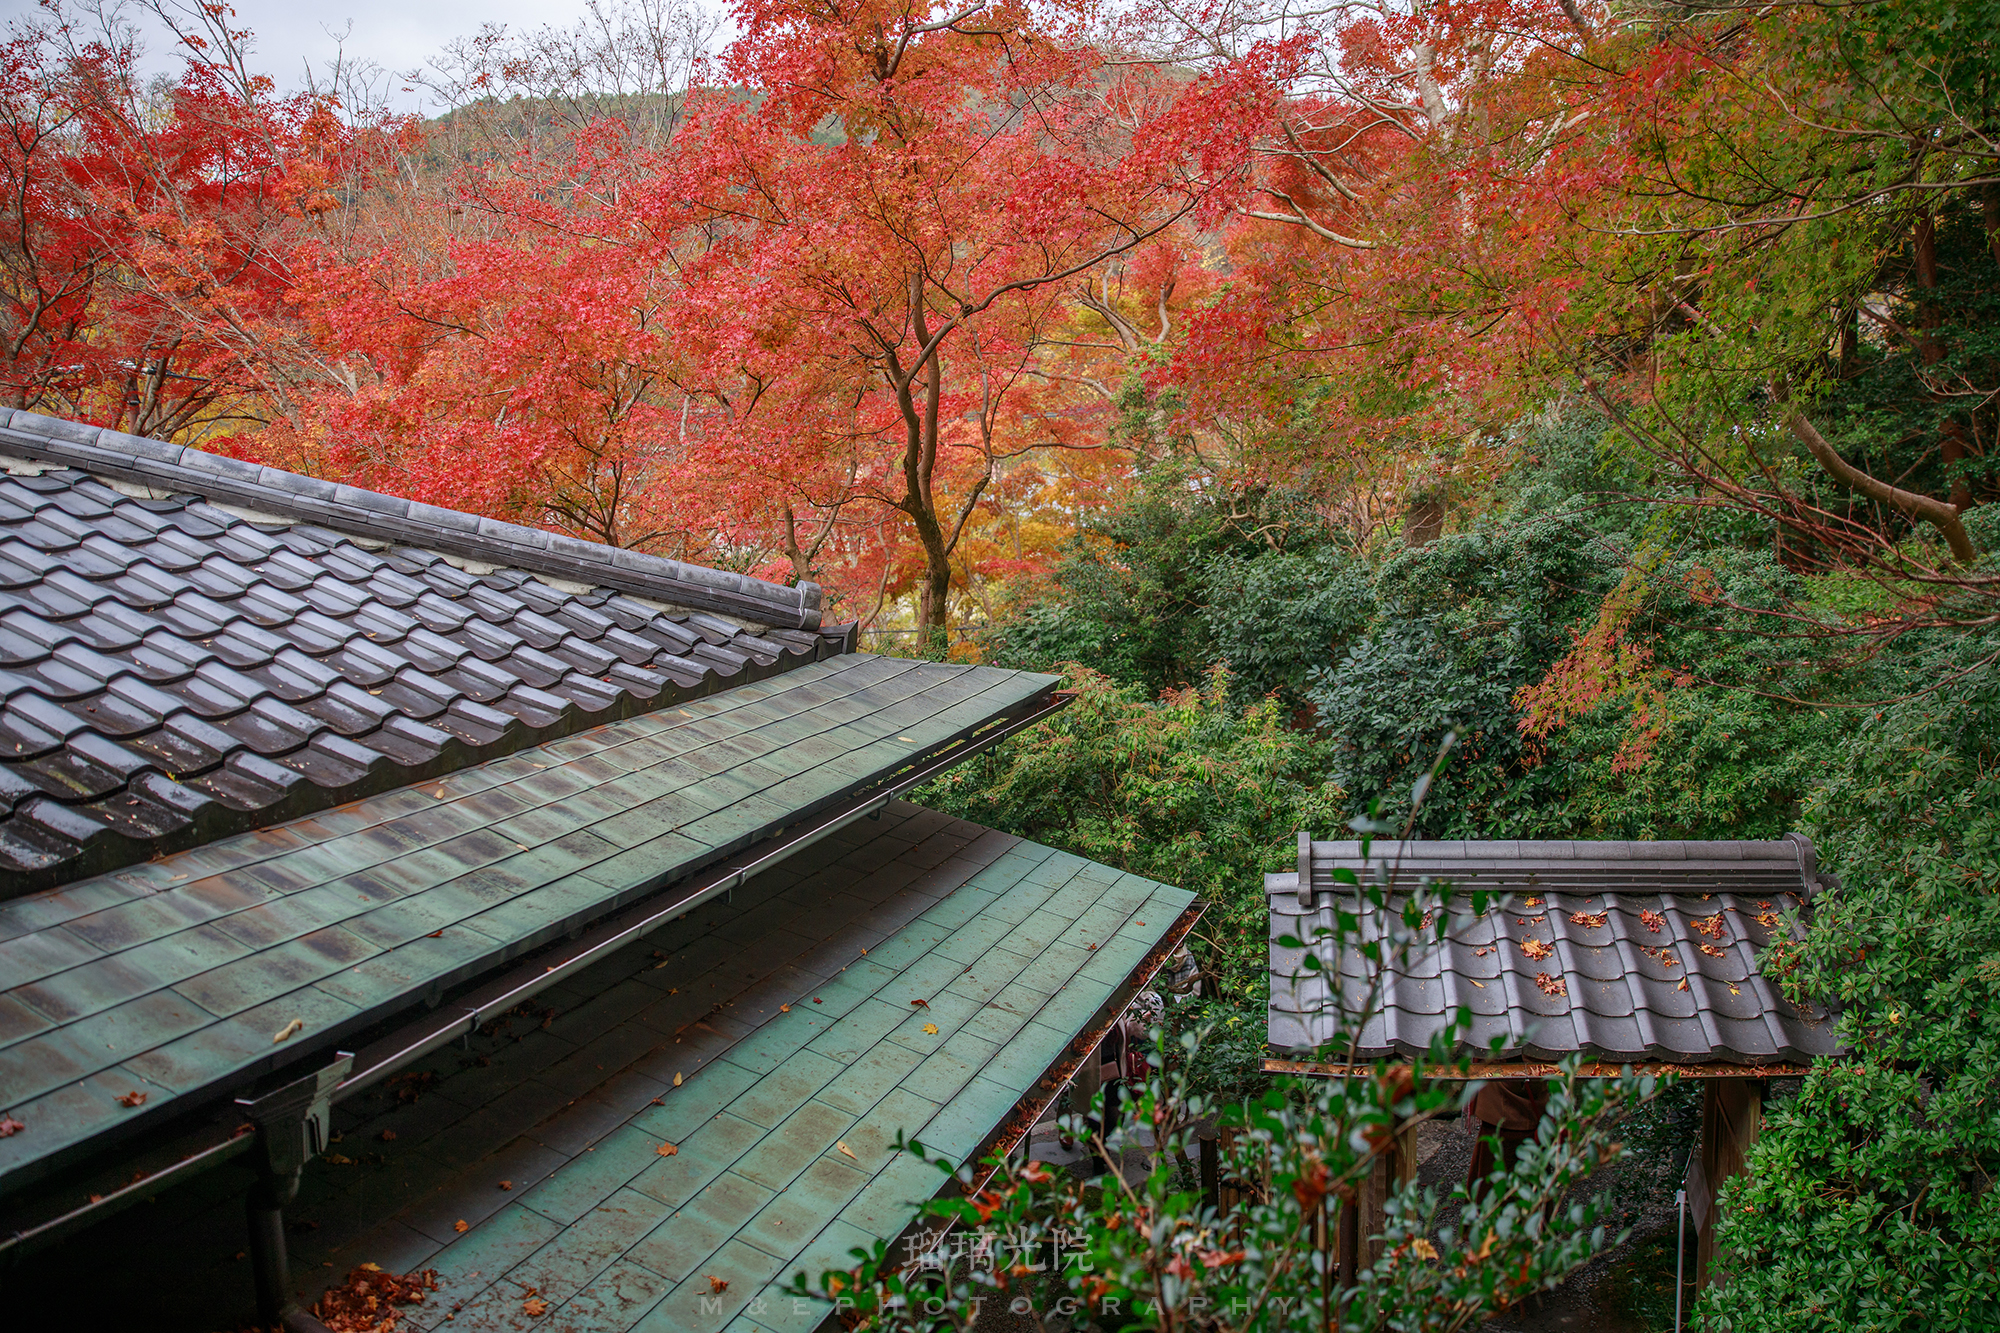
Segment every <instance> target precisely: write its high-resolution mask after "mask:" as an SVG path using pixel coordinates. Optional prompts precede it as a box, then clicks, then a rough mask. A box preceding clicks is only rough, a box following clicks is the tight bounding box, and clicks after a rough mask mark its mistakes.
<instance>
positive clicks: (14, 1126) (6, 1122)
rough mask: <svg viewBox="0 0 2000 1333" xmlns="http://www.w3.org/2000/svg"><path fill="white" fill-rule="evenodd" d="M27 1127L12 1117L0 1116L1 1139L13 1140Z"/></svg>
mask: <svg viewBox="0 0 2000 1333" xmlns="http://www.w3.org/2000/svg"><path fill="white" fill-rule="evenodd" d="M26 1128H27V1126H26V1125H24V1124H22V1123H21V1122H20V1121H18V1120H16V1119H15V1118H14V1117H13V1116H11V1115H0V1139H11V1138H13V1137H14V1136H15V1135H16V1134H19V1133H20V1132H21V1131H22V1130H24V1129H26Z"/></svg>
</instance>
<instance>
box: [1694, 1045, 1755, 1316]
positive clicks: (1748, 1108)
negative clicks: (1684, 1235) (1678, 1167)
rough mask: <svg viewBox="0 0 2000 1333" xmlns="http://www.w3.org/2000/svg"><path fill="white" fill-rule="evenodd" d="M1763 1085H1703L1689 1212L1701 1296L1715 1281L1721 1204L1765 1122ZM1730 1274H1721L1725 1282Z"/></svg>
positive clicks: (1733, 1081)
mask: <svg viewBox="0 0 2000 1333" xmlns="http://www.w3.org/2000/svg"><path fill="white" fill-rule="evenodd" d="M1763 1101H1764V1099H1763V1084H1762V1083H1761V1082H1759V1081H1758V1080H1756V1079H1749V1078H1712V1079H1705V1080H1703V1082H1702V1090H1701V1145H1700V1146H1699V1147H1698V1148H1697V1149H1696V1150H1695V1153H1694V1155H1693V1158H1692V1159H1691V1162H1690V1165H1689V1170H1688V1208H1689V1210H1690V1212H1691V1213H1692V1214H1693V1216H1694V1220H1695V1225H1696V1227H1697V1228H1698V1229H1699V1239H1698V1240H1697V1241H1696V1245H1695V1259H1694V1285H1695V1290H1696V1291H1700V1290H1701V1289H1702V1288H1704V1287H1706V1286H1707V1285H1708V1284H1709V1281H1710V1280H1711V1276H1712V1275H1711V1274H1710V1272H1709V1260H1710V1258H1711V1257H1712V1256H1713V1255H1714V1253H1715V1229H1716V1223H1717V1221H1718V1219H1719V1213H1718V1212H1717V1209H1716V1199H1717V1196H1719V1195H1720V1194H1721V1193H1722V1187H1723V1185H1724V1184H1725V1183H1726V1182H1727V1181H1728V1180H1729V1178H1730V1177H1731V1176H1733V1175H1735V1174H1736V1173H1737V1172H1739V1171H1741V1170H1742V1169H1743V1162H1744V1159H1745V1158H1747V1157H1748V1156H1749V1154H1750V1147H1751V1145H1752V1144H1754V1143H1756V1142H1757V1129H1758V1126H1759V1125H1760V1124H1762V1122H1763ZM1723 1276H1726V1275H1716V1276H1715V1280H1717V1281H1720V1280H1722V1277H1723Z"/></svg>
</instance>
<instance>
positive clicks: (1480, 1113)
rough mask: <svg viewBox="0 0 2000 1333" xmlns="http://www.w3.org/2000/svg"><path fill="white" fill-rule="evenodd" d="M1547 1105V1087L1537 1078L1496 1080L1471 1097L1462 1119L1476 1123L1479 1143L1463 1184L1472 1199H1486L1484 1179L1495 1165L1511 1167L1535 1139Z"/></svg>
mask: <svg viewBox="0 0 2000 1333" xmlns="http://www.w3.org/2000/svg"><path fill="white" fill-rule="evenodd" d="M1548 1104H1549V1085H1548V1083H1547V1081H1546V1080H1544V1079H1539V1078H1521V1079H1506V1080H1495V1081H1494V1082H1491V1083H1488V1084H1487V1085H1486V1086H1485V1087H1483V1088H1481V1089H1480V1090H1479V1091H1478V1092H1476V1093H1474V1094H1473V1097H1472V1104H1471V1105H1470V1106H1468V1107H1466V1108H1465V1117H1466V1119H1467V1120H1473V1121H1477V1122H1478V1124H1479V1141H1478V1142H1477V1143H1476V1144H1474V1145H1473V1149H1472V1162H1471V1165H1469V1166H1468V1167H1467V1168H1466V1171H1465V1183H1466V1187H1467V1189H1469V1190H1470V1191H1471V1194H1472V1197H1473V1198H1474V1199H1479V1198H1483V1197H1484V1196H1485V1194H1486V1177H1487V1176H1488V1175H1490V1174H1492V1171H1493V1168H1494V1165H1495V1163H1496V1162H1497V1163H1498V1164H1499V1165H1502V1166H1510V1167H1511V1166H1512V1165H1514V1159H1515V1158H1517V1157H1519V1156H1520V1153H1521V1145H1522V1144H1523V1143H1526V1142H1527V1141H1528V1140H1529V1139H1531V1138H1533V1137H1534V1136H1535V1127H1536V1126H1537V1125H1539V1124H1541V1123H1542V1112H1543V1111H1544V1110H1546V1109H1547V1108H1548Z"/></svg>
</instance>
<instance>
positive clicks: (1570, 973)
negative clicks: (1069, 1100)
mask: <svg viewBox="0 0 2000 1333" xmlns="http://www.w3.org/2000/svg"><path fill="white" fill-rule="evenodd" d="M1299 856H1300V865H1299V869H1298V870H1297V871H1294V872H1288V873H1285V874H1278V875H1267V876H1265V879H1264V886H1265V894H1266V896H1267V898H1268V899H1269V903H1270V925H1271V974H1272V976H1271V1000H1270V1028H1269V1033H1270V1043H1271V1045H1272V1046H1273V1047H1274V1048H1275V1049H1277V1050H1280V1051H1284V1052H1289V1053H1294V1054H1300V1055H1304V1054H1309V1053H1311V1052H1314V1051H1315V1050H1317V1049H1318V1048H1320V1047H1322V1046H1324V1045H1325V1044H1326V1043H1328V1042H1329V1041H1331V1040H1332V1039H1333V1038H1334V1036H1335V1034H1336V1032H1342V1031H1345V1030H1346V1029H1347V1028H1348V1027H1349V1026H1351V1022H1352V1019H1353V1017H1354V1016H1358V1015H1362V1014H1364V1013H1365V1014H1367V1015H1368V1017H1367V1019H1366V1021H1365V1023H1364V1024H1363V1025H1362V1028H1361V1037H1360V1044H1359V1047H1358V1048H1357V1050H1356V1052H1355V1053H1356V1055H1357V1056H1359V1057H1360V1058H1362V1059H1374V1058H1377V1057H1382V1056H1391V1057H1394V1056H1405V1057H1407V1056H1412V1055H1421V1054H1424V1053H1425V1052H1427V1051H1428V1050H1429V1048H1430V1043H1431V1039H1432V1037H1433V1036H1434V1035H1435V1034H1436V1033H1438V1032H1439V1031H1441V1030H1442V1029H1443V1028H1444V1026H1445V1024H1446V1022H1447V1021H1448V1019H1449V1018H1450V1016H1451V1015H1452V1014H1454V1013H1455V1012H1456V1011H1457V1010H1458V1009H1460V1008H1461V1007H1463V1008H1467V1009H1470V1010H1471V1012H1472V1026H1471V1028H1470V1029H1469V1031H1468V1032H1467V1033H1466V1034H1465V1035H1464V1036H1463V1037H1462V1038H1461V1041H1460V1045H1459V1048H1458V1049H1459V1051H1460V1052H1461V1053H1462V1054H1464V1055H1466V1056H1469V1057H1470V1058H1472V1059H1473V1060H1475V1061H1479V1060H1488V1059H1492V1058H1493V1051H1492V1047H1491V1043H1492V1042H1493V1041H1494V1040H1495V1039H1496V1038H1497V1039H1498V1040H1499V1043H1500V1050H1499V1055H1500V1058H1502V1059H1517V1058H1519V1059H1528V1060H1552V1059H1556V1058H1559V1057H1561V1056H1564V1055H1570V1054H1575V1053H1578V1052H1581V1053H1583V1054H1585V1055H1587V1056H1590V1057H1592V1058H1595V1059H1601V1060H1604V1061H1607V1062H1619V1061H1631V1062H1641V1061H1664V1062H1668V1063H1679V1064H1703V1063H1709V1062H1722V1063H1731V1064H1763V1063H1767V1062H1808V1061H1810V1060H1811V1059H1812V1058H1813V1057H1814V1056H1818V1055H1828V1054H1832V1053H1833V1050H1834V1039H1833V1027H1832V1024H1831V1023H1830V1022H1829V1021H1828V1019H1827V1016H1826V1014H1825V1013H1824V1012H1823V1011H1822V1010H1820V1009H1819V1008H1817V1007H1816V1006H1811V1005H1804V1006H1801V1005H1795V1004H1793V1003H1792V1001H1790V1000H1789V999H1787V998H1786V997H1785V996H1784V995H1782V994H1781V993H1780V992H1779V990H1778V988H1777V987H1776V986H1775V985H1774V984H1773V983H1772V982H1771V981H1770V980H1769V979H1768V978H1766V977H1765V976H1764V975H1763V974H1762V972H1761V971H1760V969H1759V965H1758V963H1759V958H1760V956H1761V955H1762V953H1763V951H1764V950H1766V949H1767V948H1769V947H1770V946H1771V945H1772V944H1773V943H1776V942H1781V941H1787V940H1792V939H1796V938H1797V937H1798V929H1797V926H1796V924H1795V923H1796V922H1797V921H1798V920H1799V917H1800V915H1801V913H1802V912H1803V911H1805V910H1806V909H1807V904H1808V903H1809V901H1810V899H1811V896H1812V894H1813V893H1814V891H1815V889H1816V888H1817V886H1818V878H1817V873H1816V870H1815V864H1814V854H1813V848H1812V844H1811V843H1810V842H1808V841H1807V840H1806V839H1805V838H1803V837H1801V836H1799V835H1797V834H1794V835H1792V836H1791V837H1789V838H1786V839H1782V840H1778V841H1773V842H1458V841H1447V840H1439V841H1434V842H1430V841H1426V842H1403V843H1396V842H1377V843H1375V844H1374V845H1373V846H1372V848H1371V849H1370V854H1369V856H1368V857H1366V858H1364V857H1363V856H1362V855H1361V847H1360V844H1358V843H1355V842H1317V841H1309V840H1308V839H1306V838H1305V837H1304V835H1301V842H1300V853H1299ZM1336 869H1340V870H1345V871H1347V872H1349V873H1350V874H1351V875H1352V876H1353V877H1354V879H1355V880H1358V881H1359V882H1360V883H1362V884H1376V885H1379V886H1381V887H1384V888H1386V889H1387V890H1388V892H1389V902H1390V907H1391V911H1393V912H1396V913H1400V912H1401V909H1402V905H1403V904H1404V903H1405V902H1407V901H1408V894H1409V893H1410V892H1411V891H1413V890H1414V889H1416V888H1417V887H1418V886H1419V885H1422V884H1432V885H1434V886H1446V885H1448V886H1450V887H1451V888H1452V889H1453V890H1454V891H1458V892H1460V893H1461V894H1463V893H1469V892H1470V891H1472V890H1475V889H1483V890H1485V891H1487V892H1489V893H1492V894H1494V895H1495V896H1496V899H1497V900H1498V901H1499V903H1500V905H1499V906H1497V907H1494V908H1493V909H1492V910H1489V911H1487V912H1485V913H1484V914H1481V915H1477V916H1474V915H1472V914H1471V913H1470V912H1469V908H1468V906H1467V905H1466V902H1465V899H1464V898H1463V897H1462V896H1461V897H1460V898H1459V899H1458V900H1457V901H1458V902H1459V904H1460V906H1459V908H1458V909H1457V910H1458V911H1459V912H1461V913H1463V915H1462V916H1456V915H1455V916H1453V917H1452V919H1451V925H1450V929H1449V932H1448V934H1447V935H1446V937H1445V938H1444V940H1443V941H1442V942H1433V943H1430V944H1428V945H1425V946H1423V947H1419V948H1416V949H1415V950H1414V951H1413V952H1412V953H1411V954H1410V956H1409V957H1408V958H1407V959H1406V960H1405V963H1404V965H1403V966H1401V967H1395V968H1390V969H1388V970H1387V971H1386V972H1384V973H1381V974H1380V977H1379V980H1378V979H1377V975H1378V970H1377V968H1376V967H1375V965H1374V964H1373V963H1372V962H1371V961H1370V960H1368V959H1367V958H1366V957H1365V956H1364V953H1363V950H1364V948H1365V947H1367V946H1368V945H1369V944H1370V943H1371V942H1374V941H1379V940H1380V939H1381V938H1382V936H1383V914H1382V913H1381V912H1379V911H1377V910H1373V909H1369V908H1363V907H1357V902H1358V899H1357V898H1356V896H1355V895H1356V890H1355V888H1354V887H1352V886H1351V884H1350V883H1348V882H1343V881H1341V880H1338V879H1336V878H1335V874H1334V872H1335V871H1336ZM1337 914H1347V915H1349V916H1351V917H1353V918H1355V919H1356V920H1358V923H1359V929H1358V931H1357V932H1355V933H1354V934H1352V935H1351V936H1350V937H1349V938H1347V939H1346V940H1345V941H1342V940H1340V939H1339V938H1338V936H1336V935H1335V934H1334V931H1335V929H1336V925H1337V922H1336V915H1337ZM1788 915H1789V918H1790V919H1789V920H1788ZM1285 936H1290V937H1292V938H1295V939H1298V940H1301V941H1303V942H1304V943H1305V945H1306V947H1304V948H1299V947H1291V946H1287V945H1284V944H1281V943H1280V942H1279V941H1280V939H1281V937H1285ZM1308 952H1311V953H1312V954H1314V955H1316V956H1317V959H1318V962H1319V964H1320V966H1319V968H1318V969H1317V970H1307V969H1305V967H1304V959H1305V957H1306V955H1307V953H1308ZM1342 1054H1343V1055H1344V1052H1343V1053H1342Z"/></svg>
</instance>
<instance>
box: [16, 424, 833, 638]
mask: <svg viewBox="0 0 2000 1333" xmlns="http://www.w3.org/2000/svg"><path fill="white" fill-rule="evenodd" d="M0 450H4V451H5V452H12V453H19V454H21V455H24V456H26V457H27V458H29V459H31V460H34V461H37V462H53V463H61V464H64V465H66V466H70V467H76V468H79V469H82V470H84V471H88V472H95V473H99V474H102V475H104V476H109V477H115V478H117V479H118V480H120V481H128V482H137V483H139V484H142V485H150V486H156V487H161V488H165V489H170V490H178V491H185V492H189V493H192V494H195V495H199V496H201V497H202V498H204V499H207V500H210V501H221V502H223V503H226V504H235V505H239V506H242V507H244V508H248V509H254V510H258V511H261V512H265V513H270V514H274V515H277V516H279V517H282V518H288V519H294V520H297V521H300V522H305V523H323V524H326V525H328V526H330V527H334V528H337V529H339V530H341V531H344V532H351V533H357V534H359V535H361V536H364V537H371V538H375V539H378V540H382V541H390V542H394V543H396V544H398V545H402V546H414V547H422V548H428V549H430V550H435V551H442V552H444V553H445V554H446V555H454V556H458V557H460V558H463V559H468V560H477V561H481V562H483V563H488V564H495V565H505V566H509V567H512V568H516V569H524V570H529V571H532V572H535V573H544V574H551V575H554V576H556V577H558V578H563V579H569V580H573V581H576V582H583V583H591V584H595V585H598V586H600V587H606V588H615V589H617V590H618V591H619V592H625V593H633V594H636V595H638V596H641V597H651V598H654V599H655V600H659V601H664V602H668V603H671V604H673V605H675V606H683V607H689V608H692V609H695V610H702V611H720V612H722V613H724V614H725V615H733V616H739V617H742V618H743V619H745V620H753V621H757V622H759V623H762V624H766V625H771V626H774V627H778V628H787V629H817V628H819V624H820V596H821V594H820V587H819V585H818V584H816V583H801V584H798V585H797V586H795V587H786V586H784V585H782V584H777V583H770V582H767V581H766V580H763V579H754V578H751V577H749V576H748V575H744V574H732V573H729V572H728V571H726V570H720V569H710V568H707V567H706V566H703V565H691V564H688V563H686V562H684V561H680V560H669V559H667V558H666V557H664V556H657V555H646V554H644V553H642V552H639V551H631V550H626V549H625V548H623V547H618V546H605V545H601V544H599V543H597V542H587V541H581V540H579V539H577V538H575V537H565V536H561V535H559V534H556V533H551V532H544V531H542V530H541V529H539V528H531V527H527V526H525V525H523V524H519V523H508V522H504V521H502V520H500V519H492V518H480V517H478V516H477V515H473V514H467V513H464V512H462V511H460V510H456V509H440V508H438V507H437V506H435V505H427V504H421V503H419V502H417V501H415V500H407V499H404V498H403V497H401V496H394V495H384V494H382V493H381V492H379V491H367V490H362V489H361V488H360V487H358V486H347V485H343V484H341V483H338V482H331V481H325V480H322V479H320V478H318V477H307V476H303V475H301V474H299V473H296V472H286V471H284V470H283V469H280V468H274V467H265V466H263V465H261V464H257V463H246V462H244V461H242V460H241V459H236V458H229V457H226V456H224V455H222V454H211V453H208V452H206V451H204V450H201V449H196V448H194V447H192V446H189V445H179V444H168V443H166V442H164V441H161V440H154V439H148V438H146V437H145V436H141V435H127V434H125V433H124V432H123V431H115V430H110V429H107V428H105V427H100V426H91V425H86V424H85V423H83V422H80V421H68V420H64V419H62V418H60V417H47V416H42V415H40V414H39V413H35V412H26V411H22V410H19V409H9V408H0Z"/></svg>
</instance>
